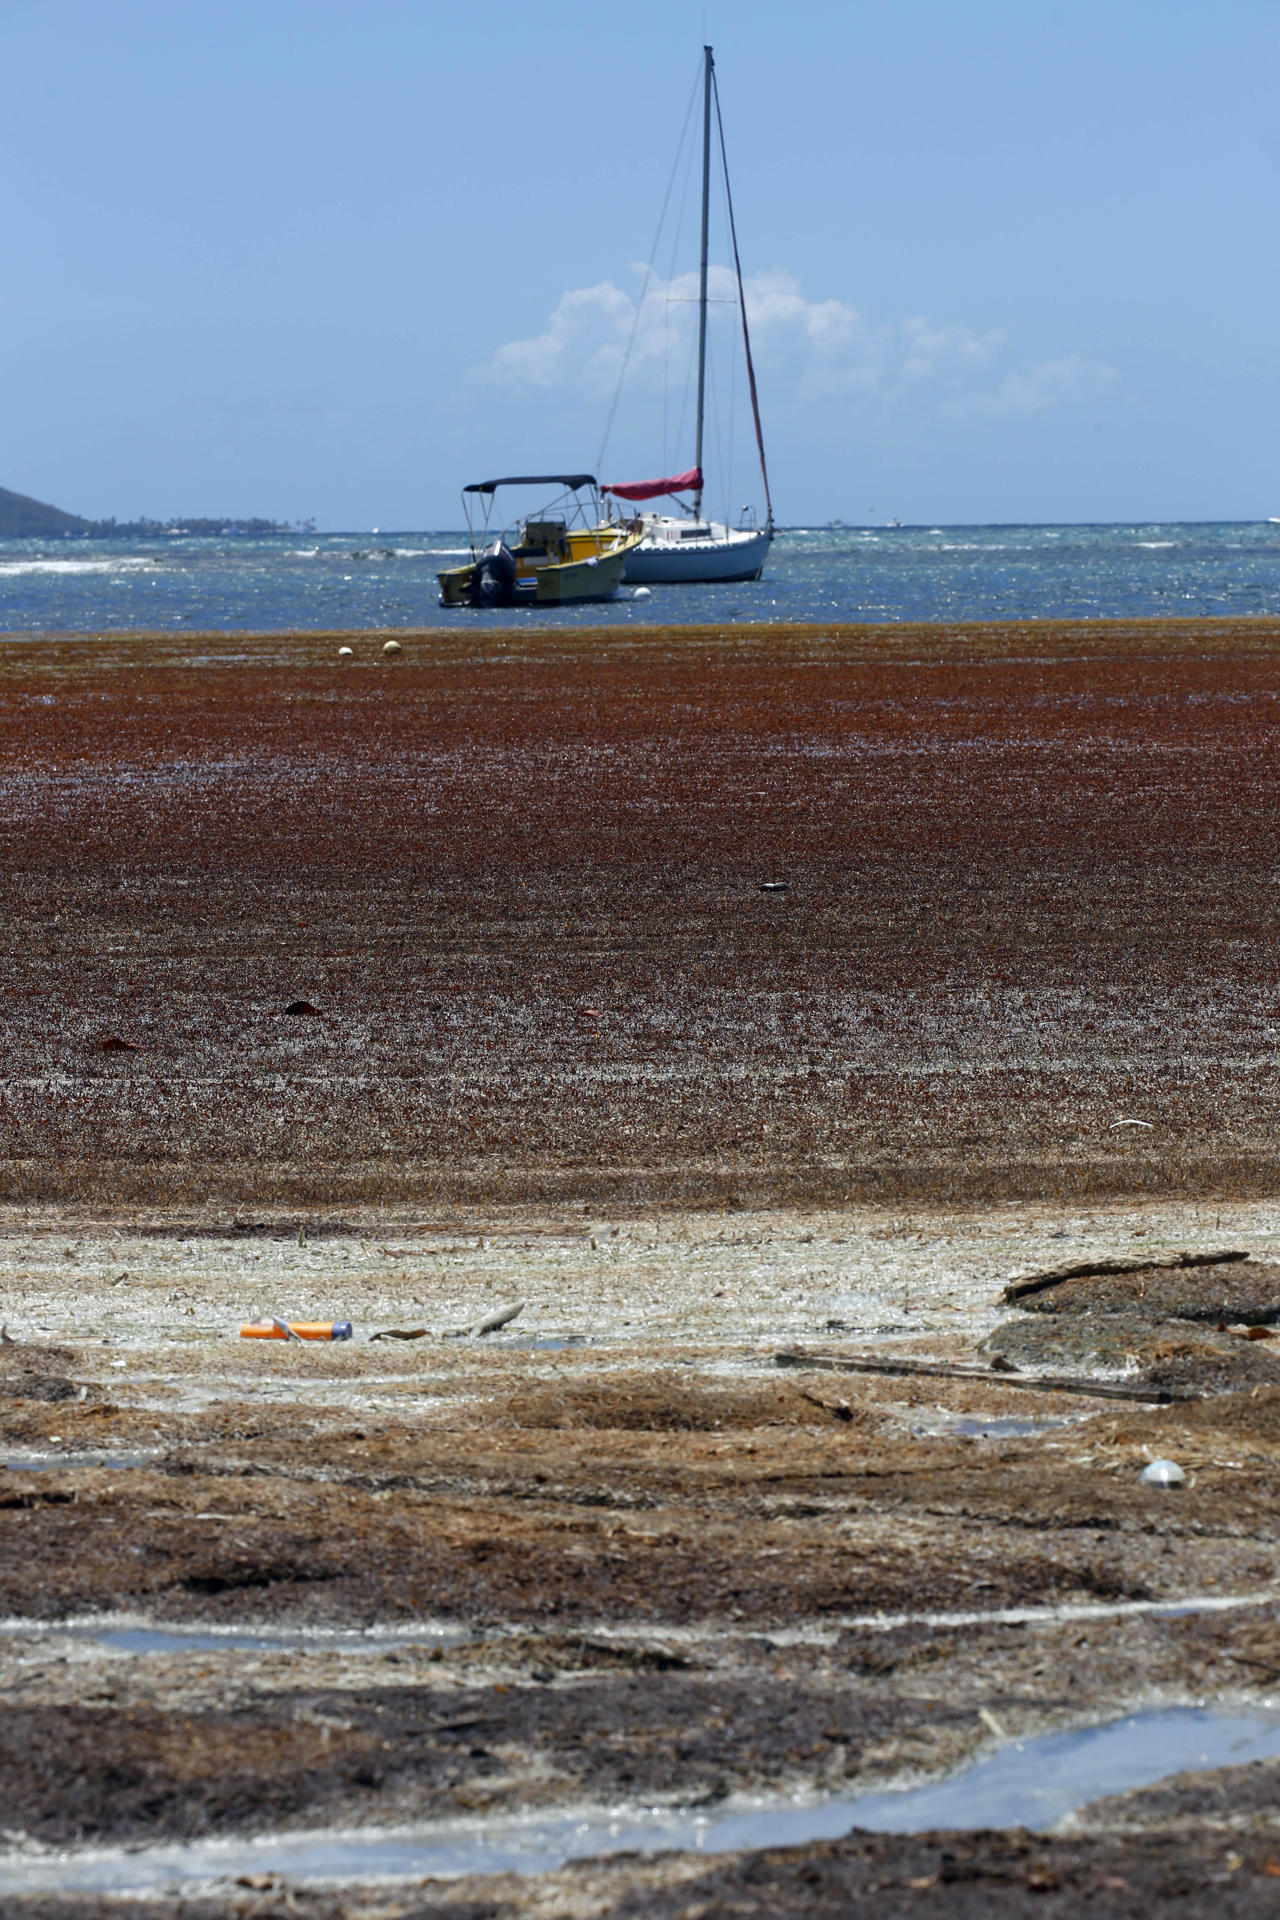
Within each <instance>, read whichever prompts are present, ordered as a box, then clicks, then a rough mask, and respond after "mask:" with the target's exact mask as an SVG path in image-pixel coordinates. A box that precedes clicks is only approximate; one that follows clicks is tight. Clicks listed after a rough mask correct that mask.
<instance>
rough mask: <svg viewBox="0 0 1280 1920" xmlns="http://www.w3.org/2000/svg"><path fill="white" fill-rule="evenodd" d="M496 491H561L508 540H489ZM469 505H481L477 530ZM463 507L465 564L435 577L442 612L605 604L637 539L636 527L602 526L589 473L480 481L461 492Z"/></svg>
mask: <svg viewBox="0 0 1280 1920" xmlns="http://www.w3.org/2000/svg"><path fill="white" fill-rule="evenodd" d="M499 487H559V488H560V489H561V492H560V495H559V496H558V497H557V498H555V499H553V500H552V502H551V504H550V505H549V506H547V507H544V508H541V509H540V510H539V511H538V512H537V513H536V514H535V515H531V516H530V517H529V518H528V519H526V520H523V521H517V522H516V523H515V525H514V530H513V531H512V532H511V537H510V539H508V537H507V530H506V529H504V530H503V531H501V532H499V533H498V534H496V535H494V534H493V533H492V532H491V527H490V522H491V521H492V519H493V508H494V496H495V494H496V493H497V491H498V488H499ZM584 494H586V495H588V496H589V499H590V506H591V509H592V510H593V511H592V512H589V511H588V508H587V505H586V504H584V501H583V497H582V496H583V495H584ZM473 500H479V501H481V502H482V503H483V512H482V516H481V524H480V525H479V527H477V526H476V525H475V522H474V518H473V513H472V502H473ZM462 504H463V508H464V510H465V512H466V516H467V532H468V534H469V535H470V537H471V559H470V560H469V561H467V562H466V563H465V565H463V566H460V567H446V568H445V570H444V571H443V572H442V573H439V574H437V576H436V578H437V579H438V580H439V582H440V605H441V606H442V607H520V606H539V607H559V606H566V605H568V604H569V603H570V602H581V601H584V600H608V599H610V598H611V597H612V595H614V594H615V593H616V592H617V591H618V588H619V586H620V585H621V583H622V574H623V569H624V568H625V566H626V564H627V560H628V557H629V556H630V555H631V554H632V553H633V552H634V551H635V549H636V548H637V547H638V546H639V544H640V541H641V539H642V537H643V536H642V533H641V530H640V528H639V526H638V524H637V523H636V522H634V521H632V522H622V523H618V522H616V521H611V520H602V519H601V516H600V496H599V492H598V490H597V487H596V482H595V477H594V475H592V474H589V473H553V474H517V475H513V476H511V477H510V478H508V479H505V480H478V481H476V482H475V483H474V484H473V485H472V486H469V487H464V488H463V489H462Z"/></svg>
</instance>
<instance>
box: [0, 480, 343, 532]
mask: <svg viewBox="0 0 1280 1920" xmlns="http://www.w3.org/2000/svg"><path fill="white" fill-rule="evenodd" d="M314 532H315V521H314V520H304V521H300V522H298V523H297V525H295V524H294V523H293V522H291V521H288V520H257V519H254V520H231V519H228V520H222V519H217V520H209V519H196V520H185V519H184V520H145V519H143V520H115V519H111V520H84V519H82V518H81V516H80V515H79V514H78V513H64V512H63V511H62V508H61V507H50V506H46V505H45V503H44V501H43V500H32V499H30V498H29V497H28V495H27V494H25V493H11V492H10V491H9V490H8V488H7V487H0V539H7V540H37V539H38V540H45V539H49V538H50V537H54V538H56V537H59V536H64V535H66V536H70V535H77V534H78V535H79V536H80V537H81V538H92V539H94V540H110V539H113V538H117V537H118V538H129V539H137V538H139V537H140V536H142V537H145V536H147V535H150V536H151V537H153V538H154V537H155V536H156V535H157V534H173V533H197V534H212V533H244V534H249V535H255V534H256V535H259V536H261V535H263V534H269V533H314Z"/></svg>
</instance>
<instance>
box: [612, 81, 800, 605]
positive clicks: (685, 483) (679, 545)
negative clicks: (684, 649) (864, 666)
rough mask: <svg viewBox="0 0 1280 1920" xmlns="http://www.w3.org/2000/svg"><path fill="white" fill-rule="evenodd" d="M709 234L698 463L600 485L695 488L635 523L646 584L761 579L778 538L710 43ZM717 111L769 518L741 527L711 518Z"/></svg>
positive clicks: (638, 575)
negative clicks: (673, 507)
mask: <svg viewBox="0 0 1280 1920" xmlns="http://www.w3.org/2000/svg"><path fill="white" fill-rule="evenodd" d="M702 60H703V70H702V235H701V249H700V254H699V270H698V390H697V391H698V397H697V428H696V434H695V440H694V459H693V465H692V467H690V468H688V469H687V470H686V471H685V472H683V473H677V474H669V475H667V476H666V477H665V478H664V479H659V480H636V481H615V482H613V483H612V484H609V485H605V486H603V487H602V488H601V491H602V492H603V493H605V494H608V495H610V496H611V497H612V498H613V499H615V500H619V501H626V502H628V503H630V504H633V505H640V504H641V503H643V502H645V501H649V500H658V499H662V498H664V497H666V496H668V495H670V496H673V497H678V496H679V495H680V494H684V493H691V494H692V495H693V505H692V510H691V512H690V511H689V510H686V515H685V517H683V518H682V517H680V516H677V515H675V514H664V513H657V512H649V513H642V514H639V515H637V516H636V518H635V520H634V521H633V525H634V526H635V527H636V528H637V529H638V530H639V532H640V533H641V535H642V538H641V540H640V544H639V545H638V546H637V547H636V548H634V550H633V551H632V552H631V553H630V554H629V555H628V557H627V563H626V571H625V574H624V578H625V579H626V580H628V581H630V582H632V583H634V584H638V585H645V586H658V585H670V584H674V583H676V582H687V583H690V584H692V583H696V582H705V581H717V580H719V581H732V580H758V579H759V578H760V573H761V570H762V568H763V567H764V563H765V559H766V557H767V555H768V552H769V548H770V546H771V544H772V542H773V502H772V500H771V499H770V495H769V474H768V469H767V466H766V463H765V453H764V431H763V429H762V427H761V424H760V404H759V398H758V395H757V391H756V376H755V366H754V363H753V361H752V358H751V335H750V330H749V328H748V326H747V304H746V298H745V295H744V291H743V284H742V262H741V259H740V257H739V254H738V235H737V228H736V223H735V221H734V217H733V194H732V191H731V189H730V186H729V161H728V154H727V152H726V148H725V138H724V122H723V120H722V118H721V115H720V91H719V88H718V86H717V84H716V77H715V58H714V55H713V53H712V50H711V48H710V47H704V48H703V49H702ZM713 107H714V111H715V122H716V128H717V131H718V134H719V147H720V162H721V167H722V170H723V173H724V189H725V203H726V207H727V211H728V216H729V237H730V240H731V242H732V246H733V267H734V274H735V277H736V281H737V289H738V310H739V313H740V315H741V320H742V344H743V352H744V357H745V360H746V368H747V384H748V389H749V391H750V395H751V413H752V419H753V421H754V423H755V437H756V448H757V451H758V453H759V456H760V478H761V482H762V484H763V487H764V498H765V524H764V525H763V526H760V525H758V524H757V522H756V519H755V515H754V513H751V512H750V510H749V509H746V508H744V509H743V520H742V522H741V523H740V524H739V525H738V526H736V527H730V526H728V525H725V524H723V523H721V522H719V521H713V520H704V519H703V516H702V496H703V486H704V480H703V464H702V451H703V434H704V427H705V422H706V397H707V304H708V299H707V275H708V259H709V235H710V213H711V117H712V109H713Z"/></svg>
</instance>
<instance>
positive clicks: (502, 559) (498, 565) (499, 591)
mask: <svg viewBox="0 0 1280 1920" xmlns="http://www.w3.org/2000/svg"><path fill="white" fill-rule="evenodd" d="M515 597H516V563H515V560H514V558H513V557H512V554H511V549H510V548H509V547H505V546H503V544H502V542H501V540H495V541H494V543H493V545H492V546H491V547H487V548H486V549H485V551H484V552H483V553H482V554H481V556H480V558H479V559H478V560H477V561H476V564H475V570H474V572H473V573H472V575H471V585H470V587H469V588H468V590H467V604H468V605H469V606H472V607H510V606H513V605H514V603H515Z"/></svg>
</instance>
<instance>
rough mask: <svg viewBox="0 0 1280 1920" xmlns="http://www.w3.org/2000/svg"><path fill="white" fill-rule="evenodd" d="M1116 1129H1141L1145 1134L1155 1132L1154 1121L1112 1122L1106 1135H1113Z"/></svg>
mask: <svg viewBox="0 0 1280 1920" xmlns="http://www.w3.org/2000/svg"><path fill="white" fill-rule="evenodd" d="M1117 1127H1142V1128H1144V1129H1145V1131H1146V1132H1147V1133H1154V1132H1155V1130H1156V1129H1155V1121H1154V1120H1113V1121H1112V1122H1111V1125H1110V1126H1109V1127H1108V1129H1107V1131H1108V1133H1114V1132H1115V1130H1116V1128H1117Z"/></svg>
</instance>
